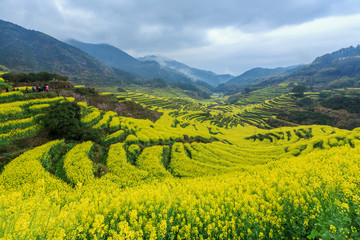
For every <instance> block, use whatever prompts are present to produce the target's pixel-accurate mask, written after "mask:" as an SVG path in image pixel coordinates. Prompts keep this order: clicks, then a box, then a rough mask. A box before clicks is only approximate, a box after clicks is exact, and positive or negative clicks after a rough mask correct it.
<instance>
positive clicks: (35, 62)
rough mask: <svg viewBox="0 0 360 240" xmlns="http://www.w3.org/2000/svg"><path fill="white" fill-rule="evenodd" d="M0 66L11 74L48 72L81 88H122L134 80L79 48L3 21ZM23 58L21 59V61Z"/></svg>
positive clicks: (0, 36)
mask: <svg viewBox="0 0 360 240" xmlns="http://www.w3.org/2000/svg"><path fill="white" fill-rule="evenodd" d="M0 52H1V53H2V54H1V55H0V65H4V66H6V67H7V68H9V69H10V70H12V71H20V72H39V71H48V72H54V73H58V74H62V75H66V76H68V77H69V78H70V80H71V81H73V82H76V83H79V84H93V85H96V84H98V83H100V82H101V83H102V84H110V83H116V84H120V83H123V82H126V81H131V80H133V79H134V78H135V77H134V76H132V75H130V74H128V73H125V72H117V73H116V72H115V71H114V69H112V68H111V67H109V66H106V65H104V64H103V63H101V62H99V61H98V60H96V59H95V58H93V57H91V56H90V55H88V54H86V53H85V52H83V51H81V50H80V49H78V48H75V47H73V46H70V45H68V44H66V43H64V42H62V41H60V40H57V39H56V38H54V37H52V36H49V35H47V34H44V33H42V32H38V31H35V30H29V29H25V28H23V27H21V26H19V25H16V24H14V23H11V22H6V21H3V20H0ZM19 56H21V57H19Z"/></svg>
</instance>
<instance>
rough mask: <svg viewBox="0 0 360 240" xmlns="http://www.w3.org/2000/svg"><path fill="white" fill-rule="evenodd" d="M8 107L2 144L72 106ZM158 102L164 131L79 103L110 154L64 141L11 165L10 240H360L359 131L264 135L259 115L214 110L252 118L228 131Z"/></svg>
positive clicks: (0, 199) (6, 180)
mask: <svg viewBox="0 0 360 240" xmlns="http://www.w3.org/2000/svg"><path fill="white" fill-rule="evenodd" d="M17 94H18V95H19V96H20V95H21V93H17ZM1 98H4V99H6V102H5V101H4V102H3V103H1V104H0V120H1V122H0V124H1V126H2V127H1V132H0V141H1V142H11V141H15V140H16V139H21V138H26V137H29V136H32V135H34V134H36V133H37V131H39V129H41V125H40V124H39V123H37V121H36V118H37V117H38V116H39V115H41V114H45V113H46V109H47V107H49V106H50V105H49V104H51V103H52V102H56V101H74V99H71V98H70V99H65V98H63V97H59V98H41V99H33V100H26V101H23V100H19V99H18V97H17V96H15V97H13V99H11V98H10V96H9V95H3V94H1V95H0V100H1ZM19 98H21V96H20V97H19ZM9 99H10V100H9ZM283 99H285V101H287V100H286V99H287V98H286V97H284V98H283ZM120 100H121V99H120ZM150 100H152V102H151V104H152V107H154V108H157V109H158V110H159V111H161V112H162V113H163V115H162V116H161V118H160V119H159V120H157V121H155V122H152V121H150V120H143V119H135V118H130V117H122V116H118V114H117V113H115V112H110V111H108V112H105V111H101V110H99V109H97V108H94V107H90V106H87V104H86V103H80V102H79V103H78V104H79V105H80V106H81V107H82V121H81V122H82V124H83V126H84V127H91V128H94V129H100V130H102V131H104V133H105V134H104V136H102V140H101V143H100V144H99V143H93V142H91V141H87V142H66V141H64V140H55V141H51V142H48V143H46V144H43V145H41V146H38V147H36V148H33V149H31V150H29V151H26V152H24V153H23V154H22V155H20V156H18V157H16V158H14V159H12V160H11V162H10V163H8V164H7V165H6V166H5V168H4V169H3V171H2V172H1V174H0V192H1V194H0V239H305V238H310V239H318V238H322V239H344V238H349V239H358V238H359V237H360V235H359V234H358V228H359V227H360V226H359V225H360V215H359V213H360V212H359V210H360V209H359V204H360V195H359V194H360V192H359V183H360V175H359V170H360V169H359V167H360V140H359V139H360V129H354V130H352V131H349V130H341V129H337V128H333V127H329V126H317V125H311V126H297V127H283V128H277V129H272V130H264V129H259V128H256V127H254V126H251V125H250V124H249V122H250V116H251V117H254V116H253V115H251V112H252V111H255V112H256V111H258V110H257V109H256V108H254V107H250V108H248V109H239V108H238V107H236V106H229V107H227V109H226V110H223V109H224V108H225V107H224V106H218V108H216V107H215V106H213V108H214V109H217V110H213V111H215V113H210V115H211V116H215V115H216V111H221V112H226V111H227V112H229V113H232V115H231V114H230V115H231V116H240V115H238V114H242V113H244V114H245V115H241V119H245V120H246V121H241V123H242V124H235V122H234V121H233V122H232V123H233V124H226V126H225V125H224V127H222V125H221V124H215V123H214V118H213V117H210V116H209V115H201V114H200V113H201V112H202V113H205V114H208V113H207V112H206V111H204V110H203V109H202V106H203V104H204V103H193V104H191V103H186V101H189V100H184V102H183V104H184V105H182V106H183V107H181V108H176V107H170V105H171V104H176V103H177V100H167V99H160V98H155V97H152V98H151V99H150ZM156 102H157V103H158V105H156ZM166 105H167V107H166ZM199 114H200V115H199ZM230 115H229V116H230ZM194 116H196V117H194ZM199 116H200V117H199ZM201 116H202V117H201ZM207 116H208V117H207ZM231 116H230V118H229V119H231ZM260 122H261V121H259V124H260ZM14 129H16V130H14ZM100 147H101V148H102V151H103V159H104V162H102V163H99V162H96V161H94V159H95V156H94V154H95V153H96V151H98V150H97V149H98V148H100ZM54 164H56V169H55V170H56V171H55V170H54V168H53V165H54ZM99 169H102V170H103V171H102V172H101V174H99Z"/></svg>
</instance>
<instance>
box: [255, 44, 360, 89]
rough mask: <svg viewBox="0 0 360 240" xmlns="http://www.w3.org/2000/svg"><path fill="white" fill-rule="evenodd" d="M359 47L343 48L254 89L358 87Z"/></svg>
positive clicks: (359, 83)
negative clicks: (285, 85) (289, 85)
mask: <svg viewBox="0 0 360 240" xmlns="http://www.w3.org/2000/svg"><path fill="white" fill-rule="evenodd" d="M359 52H360V45H358V46H357V47H353V46H351V47H348V48H343V49H340V50H338V51H335V52H333V53H329V54H325V55H323V56H320V57H318V58H316V59H315V60H314V61H313V62H312V63H311V64H309V65H307V66H305V67H303V68H301V69H299V70H298V71H296V72H293V73H291V74H289V75H287V76H284V77H279V78H273V79H268V80H265V81H263V82H260V83H259V84H258V85H257V86H256V85H255V88H261V87H266V86H269V85H274V84H278V83H284V82H293V83H296V84H299V85H304V86H306V87H307V89H309V90H313V91H319V90H326V89H337V88H344V87H345V88H346V87H349V88H351V87H355V88H358V87H360V81H359V80H360V54H359Z"/></svg>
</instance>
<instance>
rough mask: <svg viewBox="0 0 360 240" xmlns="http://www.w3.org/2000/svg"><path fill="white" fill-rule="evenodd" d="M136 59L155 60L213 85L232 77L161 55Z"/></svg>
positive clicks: (194, 78)
mask: <svg viewBox="0 0 360 240" xmlns="http://www.w3.org/2000/svg"><path fill="white" fill-rule="evenodd" d="M138 59H139V60H141V61H155V62H157V63H159V64H160V65H161V66H164V67H167V68H171V69H173V70H176V71H178V72H180V73H182V74H184V75H186V76H188V77H190V78H192V79H193V80H195V81H196V80H200V81H204V82H206V83H208V84H211V85H213V86H218V85H219V84H221V83H224V82H226V81H228V80H229V79H231V78H233V77H234V76H232V75H230V74H216V73H214V72H211V71H206V70H201V69H197V68H192V67H189V66H187V65H186V64H183V63H181V62H178V61H175V60H172V59H170V58H166V57H161V56H154V55H151V56H145V57H141V58H138Z"/></svg>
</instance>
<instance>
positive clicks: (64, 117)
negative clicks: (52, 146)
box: [41, 101, 83, 140]
mask: <svg viewBox="0 0 360 240" xmlns="http://www.w3.org/2000/svg"><path fill="white" fill-rule="evenodd" d="M80 111H81V109H80V106H79V105H77V104H76V102H69V101H65V102H57V103H54V104H52V105H50V107H49V110H48V111H47V112H46V113H45V115H44V116H43V117H42V118H41V120H42V124H43V126H44V128H45V129H46V130H47V131H48V133H49V136H50V137H51V138H53V139H59V138H65V139H74V140H80V139H81V137H82V135H83V130H82V128H81V122H80V119H81V114H80Z"/></svg>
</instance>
